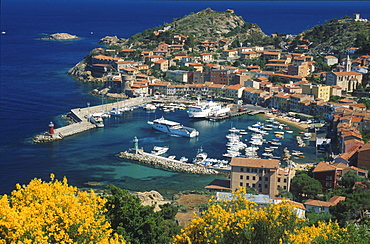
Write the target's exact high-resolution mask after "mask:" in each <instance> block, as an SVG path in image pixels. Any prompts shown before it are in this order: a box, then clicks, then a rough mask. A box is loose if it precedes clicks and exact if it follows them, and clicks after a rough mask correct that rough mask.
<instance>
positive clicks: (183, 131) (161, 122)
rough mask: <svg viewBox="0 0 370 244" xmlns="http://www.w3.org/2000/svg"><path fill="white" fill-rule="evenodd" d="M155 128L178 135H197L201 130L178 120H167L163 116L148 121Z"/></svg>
mask: <svg viewBox="0 0 370 244" xmlns="http://www.w3.org/2000/svg"><path fill="white" fill-rule="evenodd" d="M147 123H148V124H149V125H150V126H151V127H152V128H153V129H156V130H159V131H162V132H165V133H168V134H171V135H177V136H184V137H195V136H198V135H199V132H198V131H197V130H196V129H194V128H190V127H186V126H183V125H181V124H180V123H178V122H175V121H170V120H166V119H164V118H163V117H161V118H159V119H155V120H153V121H148V122H147Z"/></svg>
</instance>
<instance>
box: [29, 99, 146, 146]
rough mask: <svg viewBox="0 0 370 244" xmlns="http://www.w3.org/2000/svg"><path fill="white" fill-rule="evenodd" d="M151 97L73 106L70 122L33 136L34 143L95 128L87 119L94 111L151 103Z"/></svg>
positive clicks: (69, 114)
mask: <svg viewBox="0 0 370 244" xmlns="http://www.w3.org/2000/svg"><path fill="white" fill-rule="evenodd" d="M151 102H152V99H151V98H148V97H137V98H132V99H126V100H123V101H117V102H114V103H107V104H102V105H97V106H91V107H90V106H89V105H88V104H87V105H88V106H87V107H85V108H74V109H71V111H70V112H69V113H68V117H69V118H71V124H69V125H66V126H63V127H60V128H57V129H55V130H54V128H50V126H49V131H48V132H44V133H42V134H39V135H36V136H34V137H33V139H32V141H33V142H34V143H45V142H53V141H57V140H61V139H63V138H64V137H67V136H71V135H75V134H77V133H80V132H84V131H87V130H91V129H93V128H96V125H94V124H92V123H90V122H89V121H88V120H87V117H88V115H90V114H93V113H95V112H102V111H111V110H112V109H113V108H116V109H117V108H120V107H131V106H137V105H140V104H143V103H151Z"/></svg>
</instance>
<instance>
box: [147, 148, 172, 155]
mask: <svg viewBox="0 0 370 244" xmlns="http://www.w3.org/2000/svg"><path fill="white" fill-rule="evenodd" d="M168 149H169V147H161V146H154V147H153V150H152V151H151V154H154V155H162V154H165V153H166V152H167V151H168Z"/></svg>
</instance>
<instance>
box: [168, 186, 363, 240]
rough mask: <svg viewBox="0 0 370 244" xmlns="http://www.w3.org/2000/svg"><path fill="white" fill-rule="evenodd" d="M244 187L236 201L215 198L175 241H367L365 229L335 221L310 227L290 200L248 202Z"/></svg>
mask: <svg viewBox="0 0 370 244" xmlns="http://www.w3.org/2000/svg"><path fill="white" fill-rule="evenodd" d="M245 193H246V192H245V190H244V189H241V190H240V191H237V192H235V193H234V198H233V199H232V200H221V201H216V200H214V199H213V200H211V201H210V204H209V208H208V209H207V210H205V211H204V212H202V214H201V216H199V217H196V218H195V219H193V221H192V222H191V223H190V225H189V226H188V227H187V228H185V229H184V230H183V231H182V234H180V235H177V236H175V237H174V239H173V243H187V244H189V243H233V244H234V243H243V244H244V243H257V244H258V243H261V244H262V243H263V244H276V243H302V244H303V243H347V242H349V243H366V242H367V240H368V239H367V238H366V237H369V234H368V233H367V231H366V229H364V228H357V227H355V226H349V227H348V228H341V227H340V226H339V225H338V224H337V223H335V222H329V223H323V222H319V223H318V224H317V225H312V226H306V224H307V221H306V220H305V219H304V218H300V217H298V216H297V215H296V213H295V209H294V206H293V205H291V204H290V203H288V202H282V203H280V204H269V205H266V206H264V207H261V206H257V205H256V204H255V203H253V202H250V201H247V200H246V199H245V197H243V195H244V194H245Z"/></svg>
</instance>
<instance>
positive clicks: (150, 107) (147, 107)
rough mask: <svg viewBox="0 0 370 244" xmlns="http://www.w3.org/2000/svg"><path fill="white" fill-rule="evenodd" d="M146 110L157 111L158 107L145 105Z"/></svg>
mask: <svg viewBox="0 0 370 244" xmlns="http://www.w3.org/2000/svg"><path fill="white" fill-rule="evenodd" d="M144 109H145V110H156V109H157V107H156V106H155V105H153V104H150V103H149V104H147V105H145V107H144Z"/></svg>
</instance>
